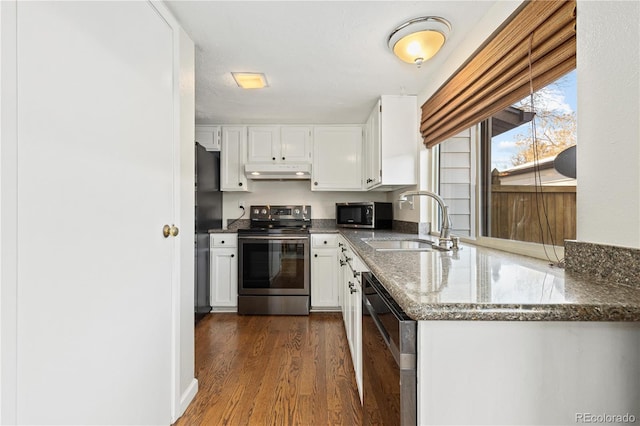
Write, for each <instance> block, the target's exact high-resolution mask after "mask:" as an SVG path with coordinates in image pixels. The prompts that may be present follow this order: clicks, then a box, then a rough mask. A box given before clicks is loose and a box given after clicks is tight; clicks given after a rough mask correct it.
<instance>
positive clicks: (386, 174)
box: [363, 95, 419, 190]
mask: <svg viewBox="0 0 640 426" xmlns="http://www.w3.org/2000/svg"><path fill="white" fill-rule="evenodd" d="M418 128H419V125H418V105H417V99H416V97H415V96H395V95H384V96H381V97H380V100H379V101H378V103H377V104H376V106H375V107H374V108H373V110H372V111H371V114H370V115H369V119H368V120H367V123H366V125H365V133H366V143H365V148H364V157H365V158H364V163H365V167H364V172H365V175H364V177H363V178H364V187H365V188H366V189H384V190H393V189H397V188H401V187H404V186H409V185H415V184H417V182H418V181H417V174H418Z"/></svg>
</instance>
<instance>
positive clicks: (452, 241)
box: [398, 191, 459, 250]
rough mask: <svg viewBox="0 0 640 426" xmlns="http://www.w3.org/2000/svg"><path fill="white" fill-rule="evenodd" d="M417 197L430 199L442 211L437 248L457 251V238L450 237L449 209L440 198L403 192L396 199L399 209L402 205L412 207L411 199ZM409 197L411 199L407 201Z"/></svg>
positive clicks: (434, 195)
mask: <svg viewBox="0 0 640 426" xmlns="http://www.w3.org/2000/svg"><path fill="white" fill-rule="evenodd" d="M417 195H424V196H427V197H431V198H433V199H434V200H436V201H437V203H438V205H439V206H440V210H441V211H442V229H440V238H439V239H438V246H440V247H441V248H446V249H450V248H453V249H455V250H457V249H458V242H459V238H458V237H452V236H451V234H450V230H451V220H450V219H449V207H448V206H447V204H446V203H445V202H444V200H443V199H442V197H440V196H439V195H438V194H436V193H435V192H431V191H405V192H403V193H401V194H400V196H399V197H398V201H399V202H400V208H402V204H403V203H409V205H411V206H413V197H415V196H417ZM409 197H411V199H409Z"/></svg>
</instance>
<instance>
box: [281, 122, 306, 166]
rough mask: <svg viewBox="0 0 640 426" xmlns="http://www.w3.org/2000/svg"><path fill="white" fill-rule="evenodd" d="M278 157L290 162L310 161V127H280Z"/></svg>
mask: <svg viewBox="0 0 640 426" xmlns="http://www.w3.org/2000/svg"><path fill="white" fill-rule="evenodd" d="M280 142H281V143H280V146H281V151H280V159H281V160H282V161H285V162H292V163H310V162H311V128H310V127H307V126H283V127H281V128H280Z"/></svg>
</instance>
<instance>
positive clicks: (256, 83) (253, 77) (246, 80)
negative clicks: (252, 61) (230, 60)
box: [231, 72, 269, 89]
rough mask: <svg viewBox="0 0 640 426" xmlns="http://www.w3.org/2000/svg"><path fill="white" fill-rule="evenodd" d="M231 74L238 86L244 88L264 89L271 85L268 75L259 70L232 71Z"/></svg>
mask: <svg viewBox="0 0 640 426" xmlns="http://www.w3.org/2000/svg"><path fill="white" fill-rule="evenodd" d="M231 75H232V76H233V79H234V80H235V81H236V84H237V85H238V87H242V88H243V89H262V88H264V87H269V85H268V84H267V77H265V75H264V74H262V73H258V72H232V73H231Z"/></svg>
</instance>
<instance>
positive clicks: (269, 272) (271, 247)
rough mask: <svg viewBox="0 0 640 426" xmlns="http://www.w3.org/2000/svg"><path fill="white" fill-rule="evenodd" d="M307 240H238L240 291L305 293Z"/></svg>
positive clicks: (253, 292)
mask: <svg viewBox="0 0 640 426" xmlns="http://www.w3.org/2000/svg"><path fill="white" fill-rule="evenodd" d="M308 247H309V245H308V240H301V239H298V240H243V241H241V242H240V250H241V258H240V260H241V262H240V268H241V270H240V275H241V277H240V289H239V291H240V293H241V294H307V293H308V279H307V275H308V274H309V265H308V259H309V255H308Z"/></svg>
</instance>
